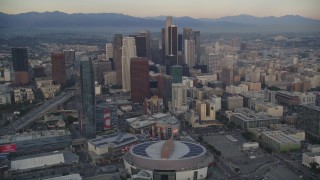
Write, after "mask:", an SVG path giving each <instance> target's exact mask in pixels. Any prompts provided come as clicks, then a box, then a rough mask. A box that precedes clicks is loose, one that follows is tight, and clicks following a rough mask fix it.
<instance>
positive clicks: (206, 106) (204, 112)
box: [196, 101, 216, 121]
mask: <svg viewBox="0 0 320 180" xmlns="http://www.w3.org/2000/svg"><path fill="white" fill-rule="evenodd" d="M196 109H197V112H198V113H199V117H200V120H201V121H211V120H215V119H216V111H215V106H214V103H211V102H209V101H204V102H201V101H197V103H196Z"/></svg>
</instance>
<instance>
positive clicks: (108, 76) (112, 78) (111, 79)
mask: <svg viewBox="0 0 320 180" xmlns="http://www.w3.org/2000/svg"><path fill="white" fill-rule="evenodd" d="M103 78H104V85H107V86H112V85H115V84H117V74H116V71H111V72H104V73H103Z"/></svg>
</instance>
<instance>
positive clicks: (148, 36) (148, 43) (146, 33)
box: [140, 31, 151, 59]
mask: <svg viewBox="0 0 320 180" xmlns="http://www.w3.org/2000/svg"><path fill="white" fill-rule="evenodd" d="M140 35H141V36H144V37H146V57H147V58H149V59H150V58H151V34H150V32H149V31H141V32H140Z"/></svg>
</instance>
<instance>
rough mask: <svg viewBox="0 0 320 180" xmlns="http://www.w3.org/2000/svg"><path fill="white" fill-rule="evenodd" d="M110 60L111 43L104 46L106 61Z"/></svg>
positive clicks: (111, 53) (111, 56)
mask: <svg viewBox="0 0 320 180" xmlns="http://www.w3.org/2000/svg"><path fill="white" fill-rule="evenodd" d="M110 58H113V46H112V44H111V43H107V44H106V61H109V59H110Z"/></svg>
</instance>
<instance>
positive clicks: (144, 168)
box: [123, 139, 213, 180]
mask: <svg viewBox="0 0 320 180" xmlns="http://www.w3.org/2000/svg"><path fill="white" fill-rule="evenodd" d="M123 159H124V165H125V169H126V172H127V173H128V174H129V175H131V176H132V178H134V179H136V178H138V179H139V178H144V179H154V180H166V179H168V180H180V179H181V180H182V179H205V178H206V177H207V174H208V167H209V166H211V165H212V164H213V156H212V154H210V153H209V152H208V151H207V150H206V149H205V148H204V147H203V146H201V145H200V144H197V143H193V142H187V141H174V140H172V139H169V140H167V141H150V142H145V143H141V144H137V145H135V146H134V147H132V148H131V149H130V150H129V151H128V152H127V153H126V154H125V155H124V157H123Z"/></svg>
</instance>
